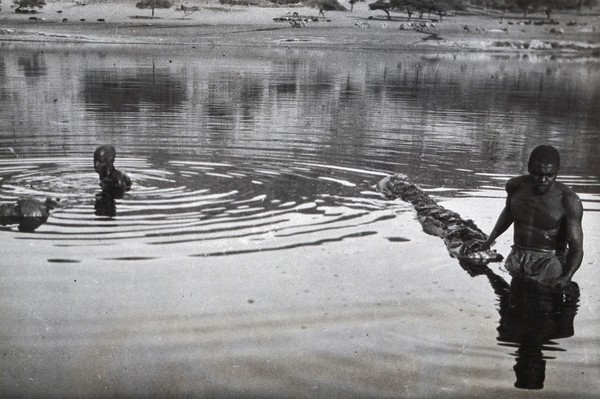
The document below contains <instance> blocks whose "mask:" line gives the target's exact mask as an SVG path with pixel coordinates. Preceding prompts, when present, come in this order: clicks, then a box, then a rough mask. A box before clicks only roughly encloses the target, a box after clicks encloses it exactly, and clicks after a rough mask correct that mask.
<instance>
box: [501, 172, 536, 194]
mask: <svg viewBox="0 0 600 399" xmlns="http://www.w3.org/2000/svg"><path fill="white" fill-rule="evenodd" d="M529 181H530V179H529V176H527V175H522V176H515V177H513V178H511V179H509V180H508V181H507V182H506V186H505V188H506V191H507V192H508V193H509V194H513V193H514V192H516V191H517V190H518V189H519V188H521V187H523V186H524V185H526V184H528V183H529Z"/></svg>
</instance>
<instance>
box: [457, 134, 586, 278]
mask: <svg viewBox="0 0 600 399" xmlns="http://www.w3.org/2000/svg"><path fill="white" fill-rule="evenodd" d="M559 167H560V156H559V153H558V151H557V150H556V149H555V148H554V147H552V146H549V145H541V146H538V147H536V148H535V149H534V150H533V151H532V152H531V155H530V157H529V164H528V170H529V175H524V176H517V177H514V178H512V179H510V180H509V181H508V182H507V183H506V192H507V194H508V195H507V198H506V206H505V207H504V209H503V210H502V212H501V213H500V216H499V217H498V221H497V222H496V225H495V226H494V228H493V229H492V232H491V233H490V236H489V237H488V239H487V240H485V241H479V240H471V241H469V242H467V243H466V244H465V247H464V248H465V249H464V250H465V252H469V251H477V250H482V249H488V248H490V246H491V245H492V243H493V242H494V240H495V239H496V238H497V237H499V236H500V235H501V234H502V233H504V232H505V231H506V230H507V229H508V228H509V227H510V226H511V225H512V224H513V223H514V237H513V240H514V245H513V247H512V251H511V253H510V255H509V256H508V257H507V259H506V269H507V270H508V271H509V272H510V273H511V275H521V276H524V277H527V278H531V279H534V280H536V281H538V282H540V283H542V284H546V285H560V286H563V287H564V286H567V285H568V284H569V283H570V282H571V278H572V277H573V275H574V274H575V272H576V271H577V269H579V266H581V262H582V260H583V231H582V228H581V220H582V217H583V207H582V205H581V201H580V199H579V197H578V196H577V194H575V193H574V192H573V191H572V190H571V189H570V188H568V187H567V186H565V185H564V184H562V183H559V182H556V176H557V174H558V170H559Z"/></svg>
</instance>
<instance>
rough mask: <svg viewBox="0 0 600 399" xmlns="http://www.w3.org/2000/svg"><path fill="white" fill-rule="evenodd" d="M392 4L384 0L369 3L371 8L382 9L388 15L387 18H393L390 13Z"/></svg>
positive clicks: (374, 9)
mask: <svg viewBox="0 0 600 399" xmlns="http://www.w3.org/2000/svg"><path fill="white" fill-rule="evenodd" d="M391 7H392V6H391V4H390V3H388V2H387V1H384V0H377V1H376V2H375V3H371V4H369V10H371V11H376V10H381V11H383V12H384V13H386V15H387V19H392V17H391V15H390V8H391Z"/></svg>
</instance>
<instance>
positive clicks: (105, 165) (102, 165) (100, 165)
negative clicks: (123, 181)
mask: <svg viewBox="0 0 600 399" xmlns="http://www.w3.org/2000/svg"><path fill="white" fill-rule="evenodd" d="M94 169H95V170H96V173H98V174H99V175H101V176H104V175H107V174H108V173H109V172H110V171H111V169H112V160H111V159H110V157H109V156H108V154H106V153H105V152H100V153H99V154H95V156H94Z"/></svg>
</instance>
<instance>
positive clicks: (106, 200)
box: [94, 191, 117, 218]
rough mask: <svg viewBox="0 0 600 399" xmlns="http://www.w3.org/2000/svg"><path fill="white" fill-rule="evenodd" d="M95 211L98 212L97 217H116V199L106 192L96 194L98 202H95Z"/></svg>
mask: <svg viewBox="0 0 600 399" xmlns="http://www.w3.org/2000/svg"><path fill="white" fill-rule="evenodd" d="M94 209H95V210H96V212H95V213H96V216H106V217H110V218H112V217H115V216H117V205H116V203H115V198H114V197H113V196H112V195H111V193H108V192H106V191H101V192H99V193H98V194H96V201H95V202H94Z"/></svg>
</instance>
